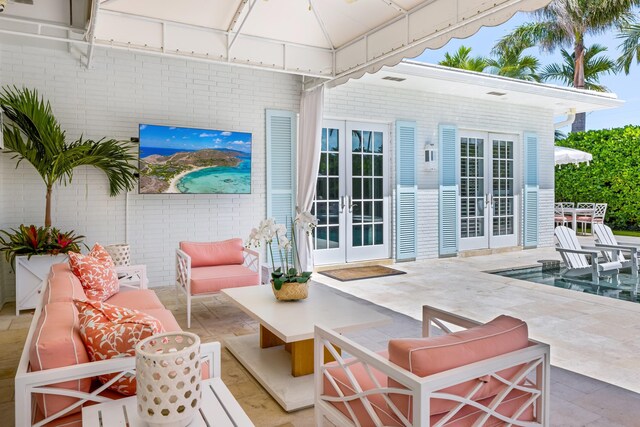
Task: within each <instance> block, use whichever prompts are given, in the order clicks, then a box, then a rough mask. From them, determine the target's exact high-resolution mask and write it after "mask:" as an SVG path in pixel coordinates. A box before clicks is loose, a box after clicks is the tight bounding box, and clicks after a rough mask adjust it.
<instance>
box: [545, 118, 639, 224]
mask: <svg viewBox="0 0 640 427" xmlns="http://www.w3.org/2000/svg"><path fill="white" fill-rule="evenodd" d="M556 145H559V146H563V147H571V148H576V149H578V150H582V151H586V152H588V153H591V154H592V155H593V162H591V164H590V165H589V166H587V165H585V164H582V165H580V166H575V165H564V166H562V167H556V201H557V202H576V203H578V202H594V203H608V205H609V206H608V208H607V215H606V218H605V222H606V223H607V224H608V225H609V226H611V227H612V228H614V229H619V230H622V229H625V230H640V126H626V127H624V128H618V129H603V130H597V131H589V132H579V133H572V134H569V136H568V137H567V138H566V139H561V140H558V141H556Z"/></svg>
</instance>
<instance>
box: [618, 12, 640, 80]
mask: <svg viewBox="0 0 640 427" xmlns="http://www.w3.org/2000/svg"><path fill="white" fill-rule="evenodd" d="M618 38H619V39H622V43H621V44H620V45H619V46H618V48H619V49H620V51H621V52H622V53H621V54H620V57H619V58H618V60H617V62H618V65H619V66H620V67H622V69H623V70H624V72H625V74H629V70H630V68H631V63H632V62H633V59H634V57H635V59H636V64H640V23H628V24H626V25H624V26H623V27H622V28H621V29H620V34H618Z"/></svg>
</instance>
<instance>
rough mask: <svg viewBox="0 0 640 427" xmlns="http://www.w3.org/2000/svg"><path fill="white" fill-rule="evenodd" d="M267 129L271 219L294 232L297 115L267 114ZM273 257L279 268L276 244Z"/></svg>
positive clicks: (275, 112)
mask: <svg viewBox="0 0 640 427" xmlns="http://www.w3.org/2000/svg"><path fill="white" fill-rule="evenodd" d="M266 125H267V128H266V136H267V217H268V218H274V219H275V220H276V222H277V223H278V224H284V225H286V227H287V230H290V229H291V221H292V220H293V218H294V215H295V206H296V203H295V197H296V196H295V195H296V189H295V183H296V114H295V113H293V112H291V111H279V110H267V124H266ZM288 234H290V232H289V233H287V235H288ZM289 237H291V236H289ZM273 257H274V259H275V262H276V267H277V266H278V262H279V261H280V254H279V251H278V246H277V244H275V243H274V245H273ZM268 260H269V262H270V259H268ZM289 261H291V260H289Z"/></svg>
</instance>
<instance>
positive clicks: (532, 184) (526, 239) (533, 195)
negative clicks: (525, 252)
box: [522, 133, 539, 247]
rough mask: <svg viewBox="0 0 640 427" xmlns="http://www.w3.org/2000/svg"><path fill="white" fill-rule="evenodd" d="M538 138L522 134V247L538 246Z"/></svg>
mask: <svg viewBox="0 0 640 427" xmlns="http://www.w3.org/2000/svg"><path fill="white" fill-rule="evenodd" d="M538 174H539V172H538V136H537V135H536V134H535V133H525V134H524V221H523V223H524V230H523V239H522V240H523V246H524V247H536V246H538V198H539V197H538V193H539V181H538V179H539V178H538Z"/></svg>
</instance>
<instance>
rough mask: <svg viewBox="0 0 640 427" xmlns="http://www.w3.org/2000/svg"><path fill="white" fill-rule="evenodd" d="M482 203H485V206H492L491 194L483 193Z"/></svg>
mask: <svg viewBox="0 0 640 427" xmlns="http://www.w3.org/2000/svg"><path fill="white" fill-rule="evenodd" d="M484 204H485V206H492V205H493V194H491V193H487V194H485V195H484Z"/></svg>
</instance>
